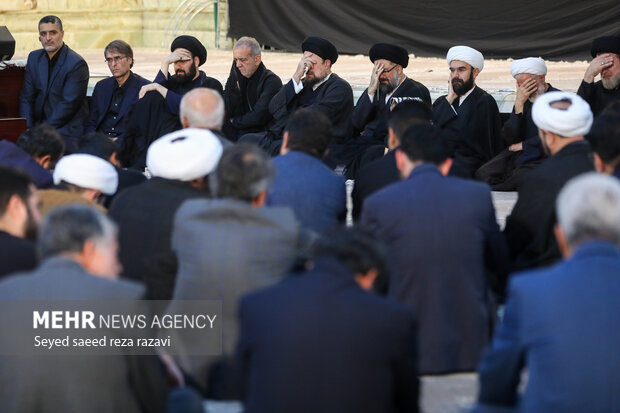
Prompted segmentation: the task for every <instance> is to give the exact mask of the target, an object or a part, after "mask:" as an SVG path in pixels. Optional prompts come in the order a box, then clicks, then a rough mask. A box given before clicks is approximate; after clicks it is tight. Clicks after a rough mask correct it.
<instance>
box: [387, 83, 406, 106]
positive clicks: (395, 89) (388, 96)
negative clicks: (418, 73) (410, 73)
mask: <svg viewBox="0 0 620 413" xmlns="http://www.w3.org/2000/svg"><path fill="white" fill-rule="evenodd" d="M405 79H407V76H403V80H401V81H400V83H399V84H398V86H396V87H395V88H394V90H392V93H390V94H389V95H387V96H386V97H385V103H388V100H390V98H391V97H392V95H393V94H394V92H396V91H397V90H398V88H399V87H400V85H402V84H403V82H404V81H405Z"/></svg>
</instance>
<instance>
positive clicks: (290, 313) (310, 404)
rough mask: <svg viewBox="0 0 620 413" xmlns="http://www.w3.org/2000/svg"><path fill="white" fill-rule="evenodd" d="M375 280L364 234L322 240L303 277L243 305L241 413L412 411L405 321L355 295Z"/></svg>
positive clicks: (373, 253) (409, 325)
mask: <svg viewBox="0 0 620 413" xmlns="http://www.w3.org/2000/svg"><path fill="white" fill-rule="evenodd" d="M384 270H385V267H384V258H383V254H382V251H381V249H380V247H379V246H378V245H377V243H376V241H375V240H374V238H373V236H372V235H371V234H369V233H368V232H365V231H362V230H360V229H354V230H343V229H337V230H332V231H328V232H327V233H326V234H325V235H324V237H323V238H322V240H321V241H319V242H318V246H317V247H316V250H315V253H314V262H313V266H312V270H310V271H309V272H308V273H306V274H298V275H292V276H290V277H289V278H288V279H286V280H284V281H283V282H281V283H280V284H278V285H276V286H274V287H271V288H269V289H266V290H263V291H259V292H256V293H253V294H251V295H249V296H247V297H246V298H244V299H243V301H242V303H241V306H240V318H241V333H240V334H241V336H240V340H239V345H238V361H239V367H240V372H241V378H242V387H243V400H244V403H245V411H246V412H247V413H254V412H270V413H288V412H296V413H305V412H308V413H310V412H312V413H315V412H327V413H330V412H334V413H336V412H338V413H340V412H356V413H366V412H368V413H370V412H385V413H388V412H417V411H418V380H417V377H416V353H415V348H416V336H415V326H414V318H413V314H412V313H411V311H410V310H408V309H407V308H404V307H401V306H400V305H399V304H397V303H394V302H391V301H388V300H386V299H384V298H382V297H379V296H377V295H375V294H373V293H371V292H369V291H364V290H371V289H372V286H373V283H376V282H377V279H378V278H379V277H382V276H384Z"/></svg>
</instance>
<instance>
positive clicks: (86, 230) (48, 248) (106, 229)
mask: <svg viewBox="0 0 620 413" xmlns="http://www.w3.org/2000/svg"><path fill="white" fill-rule="evenodd" d="M115 237H116V226H115V224H114V223H113V222H112V221H111V220H110V219H109V218H108V217H107V216H106V215H105V214H104V213H102V212H100V211H97V210H96V209H94V208H90V207H87V206H79V205H69V206H64V207H59V208H55V209H53V210H52V211H51V212H50V213H49V214H47V215H46V216H45V218H44V219H43V222H42V223H41V227H40V229H39V237H38V239H37V251H38V253H39V257H40V258H41V259H45V258H49V257H53V256H57V255H60V254H63V253H72V252H73V253H79V252H81V251H82V249H83V248H84V244H85V243H86V241H88V240H92V241H93V242H94V243H95V244H98V245H101V244H103V243H105V244H108V243H110V242H112V241H114V239H115Z"/></svg>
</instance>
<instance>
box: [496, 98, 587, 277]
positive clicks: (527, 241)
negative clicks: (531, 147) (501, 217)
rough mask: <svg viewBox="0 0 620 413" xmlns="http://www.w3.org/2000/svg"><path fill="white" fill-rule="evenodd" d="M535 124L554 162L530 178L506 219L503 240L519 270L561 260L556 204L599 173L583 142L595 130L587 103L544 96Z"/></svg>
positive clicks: (536, 107) (534, 109) (536, 106)
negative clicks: (580, 178) (571, 183)
mask: <svg viewBox="0 0 620 413" xmlns="http://www.w3.org/2000/svg"><path fill="white" fill-rule="evenodd" d="M532 118H533V120H534V123H535V124H536V126H537V128H538V135H539V137H540V140H541V142H542V147H543V150H544V151H545V152H546V153H547V154H548V155H549V158H547V159H546V160H545V161H544V162H543V163H542V164H540V165H539V166H538V167H537V168H535V169H533V170H532V171H531V172H529V173H528V175H527V177H526V179H525V181H524V182H523V185H522V186H521V188H520V189H519V198H518V200H517V203H516V204H515V206H514V208H513V210H512V212H511V214H510V215H509V216H508V217H507V218H506V228H505V229H504V234H505V235H506V241H507V242H508V248H509V250H510V255H511V259H512V260H513V265H514V269H515V270H524V269H529V268H534V267H541V266H546V265H549V264H553V263H554V262H555V261H557V260H559V259H560V251H559V249H558V245H557V243H556V241H555V238H554V236H553V226H554V225H555V223H556V217H555V211H554V203H555V198H556V197H557V194H558V193H559V192H560V189H562V186H564V184H565V183H566V182H567V181H568V180H569V179H570V178H572V177H574V176H576V175H579V174H581V173H584V172H588V171H592V170H593V169H594V165H593V163H592V155H591V153H590V147H589V145H588V143H587V142H586V141H585V140H584V135H586V134H587V133H588V132H589V131H590V127H591V126H592V111H591V110H590V106H589V105H588V104H587V103H586V102H585V101H584V100H583V99H582V98H580V97H579V96H578V95H576V94H574V93H568V92H548V93H545V94H544V95H542V96H539V97H538V98H537V99H536V101H535V102H534V105H533V106H532Z"/></svg>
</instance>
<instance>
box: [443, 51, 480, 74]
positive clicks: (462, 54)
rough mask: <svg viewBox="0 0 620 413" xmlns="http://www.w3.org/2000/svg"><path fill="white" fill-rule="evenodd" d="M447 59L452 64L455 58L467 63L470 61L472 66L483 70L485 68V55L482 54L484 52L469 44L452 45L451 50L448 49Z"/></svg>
mask: <svg viewBox="0 0 620 413" xmlns="http://www.w3.org/2000/svg"><path fill="white" fill-rule="evenodd" d="M446 60H447V61H448V64H450V62H451V61H453V60H460V61H463V62H465V63H469V64H470V65H472V67H474V68H476V69H478V70H479V71H481V72H482V69H483V68H484V56H482V53H480V52H479V51H477V50H476V49H473V48H471V47H469V46H454V47H451V48H450V50H448V55H447V56H446Z"/></svg>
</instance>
